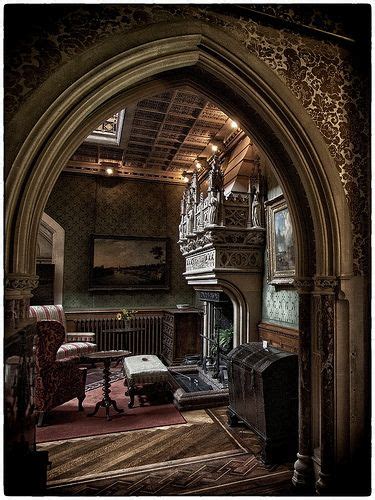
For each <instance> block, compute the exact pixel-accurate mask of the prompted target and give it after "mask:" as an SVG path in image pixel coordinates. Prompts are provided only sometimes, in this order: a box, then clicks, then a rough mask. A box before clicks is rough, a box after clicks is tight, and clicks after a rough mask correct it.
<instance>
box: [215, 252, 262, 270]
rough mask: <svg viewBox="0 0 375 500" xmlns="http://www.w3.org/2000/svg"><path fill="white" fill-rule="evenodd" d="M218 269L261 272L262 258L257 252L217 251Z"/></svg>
mask: <svg viewBox="0 0 375 500" xmlns="http://www.w3.org/2000/svg"><path fill="white" fill-rule="evenodd" d="M218 267H225V268H236V269H247V270H249V269H255V270H257V271H260V272H261V271H262V267H263V258H262V253H261V252H260V251H259V250H233V249H222V248H220V249H219V250H218Z"/></svg>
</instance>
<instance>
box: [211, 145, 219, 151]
mask: <svg viewBox="0 0 375 500" xmlns="http://www.w3.org/2000/svg"><path fill="white" fill-rule="evenodd" d="M211 149H212V151H213V152H214V153H216V151H217V150H218V147H217V146H216V144H211Z"/></svg>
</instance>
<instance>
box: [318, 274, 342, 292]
mask: <svg viewBox="0 0 375 500" xmlns="http://www.w3.org/2000/svg"><path fill="white" fill-rule="evenodd" d="M314 281H315V289H316V291H318V292H319V291H320V292H323V293H335V292H336V291H337V288H338V285H339V280H338V278H337V277H336V276H316V277H315V280H314Z"/></svg>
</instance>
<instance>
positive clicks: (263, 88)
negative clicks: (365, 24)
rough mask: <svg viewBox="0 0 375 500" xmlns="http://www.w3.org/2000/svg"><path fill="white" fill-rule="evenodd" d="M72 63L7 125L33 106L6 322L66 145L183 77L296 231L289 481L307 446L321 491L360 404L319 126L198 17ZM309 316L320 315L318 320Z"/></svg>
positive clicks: (299, 475)
mask: <svg viewBox="0 0 375 500" xmlns="http://www.w3.org/2000/svg"><path fill="white" fill-rule="evenodd" d="M187 24H188V25H187ZM104 53H105V57H103V54H104ZM72 64H73V63H72ZM74 64H75V71H74V74H75V79H74V81H69V80H68V76H67V75H68V74H69V72H68V71H66V69H67V68H65V72H64V73H62V72H60V70H59V69H58V70H56V72H55V73H53V74H52V75H51V76H50V78H49V79H48V80H47V81H46V82H45V83H44V84H43V85H42V86H41V88H40V89H38V91H36V92H35V93H34V95H33V96H32V97H31V99H30V102H29V103H28V104H27V105H25V106H24V108H23V109H22V108H21V110H20V111H19V118H18V116H17V117H15V120H14V123H17V120H19V119H20V118H21V117H22V112H26V111H28V112H30V113H31V115H32V114H33V113H34V114H36V113H40V119H38V120H37V121H36V122H35V125H34V126H31V125H30V127H29V128H28V129H27V130H26V131H25V130H22V131H21V132H20V133H23V134H24V140H22V141H20V137H19V136H18V137H14V143H13V144H9V149H10V151H14V150H15V148H16V146H17V144H19V143H20V142H22V146H21V147H20V148H19V151H18V154H17V155H16V157H15V159H14V161H13V164H12V165H11V167H10V170H9V175H8V178H7V181H6V192H7V200H8V205H7V213H6V260H5V263H6V271H7V296H6V297H7V317H8V320H9V321H8V323H9V324H10V325H12V321H13V323H14V320H15V319H17V320H18V321H19V322H20V321H21V322H22V320H24V319H25V318H26V316H27V305H28V300H29V297H30V293H31V290H32V289H33V287H35V285H36V283H37V277H36V276H35V251H36V236H37V231H38V226H39V222H40V218H41V215H42V212H43V209H44V207H45V204H46V202H47V199H48V196H49V194H50V191H51V189H52V187H53V185H54V183H55V182H56V180H57V178H58V176H59V174H60V172H61V170H62V168H63V167H64V164H65V163H66V162H67V160H68V159H69V157H70V156H71V154H72V153H73V151H74V150H75V149H76V148H77V147H78V145H79V144H80V143H81V142H82V140H83V139H84V138H85V137H86V136H87V135H88V133H89V132H90V131H91V130H92V129H93V128H94V127H95V126H96V125H97V123H99V122H100V120H101V119H104V118H105V117H106V116H108V115H109V114H110V113H112V112H114V111H116V110H118V109H120V108H121V107H123V106H126V105H127V104H128V103H130V102H132V101H134V100H135V99H136V98H137V97H139V96H144V95H147V93H148V94H151V93H154V94H155V93H157V92H159V91H160V90H162V89H164V88H168V87H169V88H170V87H171V86H178V85H180V84H181V83H182V82H184V83H185V84H186V83H189V84H190V85H192V86H193V87H194V88H196V89H198V90H199V91H201V92H203V93H204V94H205V95H206V96H208V97H209V98H211V99H212V100H213V101H214V102H216V103H217V104H219V106H220V107H221V108H223V109H224V111H226V112H228V113H229V114H230V115H232V116H235V117H236V118H237V119H238V120H239V121H240V123H241V125H242V127H243V129H244V130H245V131H246V132H248V133H249V134H250V135H251V137H252V138H254V141H255V142H256V144H257V145H258V147H259V148H260V149H261V150H262V152H263V154H265V155H266V156H267V157H268V159H269V161H270V163H271V164H272V165H273V167H274V170H275V173H276V175H277V177H278V179H279V181H280V184H281V186H282V188H283V191H284V194H285V197H286V199H287V202H288V206H289V209H290V212H291V216H292V219H293V224H294V228H295V233H296V243H297V245H296V246H297V262H296V273H297V276H298V277H299V278H298V279H297V280H296V282H297V289H298V290H299V291H300V331H301V352H300V446H299V455H298V456H299V458H298V460H297V462H296V466H295V476H294V482H295V484H296V485H305V484H306V483H307V482H308V481H309V480H310V479H311V478H312V476H313V466H312V459H313V455H314V451H313V448H316V449H317V450H318V451H317V454H318V456H317V458H318V460H320V475H319V478H318V482H317V487H319V488H320V489H321V491H324V489H325V488H327V487H328V486H329V483H330V480H331V479H332V476H333V474H334V469H335V467H336V465H337V464H338V463H340V462H342V461H345V460H348V459H349V458H350V453H351V449H350V448H351V447H354V446H355V442H354V438H353V436H354V437H355V439H357V441H358V439H360V437H361V429H362V428H363V423H362V422H361V421H360V420H361V419H358V421H357V425H356V426H352V429H349V425H348V423H347V422H348V420H349V418H348V417H349V412H351V411H356V412H357V413H358V410H359V405H360V403H359V402H358V401H354V400H352V399H351V394H350V393H349V390H348V389H347V387H349V384H348V383H347V382H348V375H347V374H348V373H349V359H348V350H347V342H348V337H349V336H350V332H346V334H345V335H346V337H345V338H341V335H342V334H341V332H340V330H339V329H338V328H337V324H338V323H339V322H340V317H338V315H339V314H340V309H339V308H337V290H338V288H340V286H341V288H343V286H342V280H346V281H345V293H346V295H345V297H346V300H347V301H348V304H349V305H350V304H351V300H352V297H353V296H355V294H356V293H357V290H358V287H360V285H361V283H356V282H355V281H353V280H351V273H352V245H351V241H352V239H351V230H350V227H351V226H350V219H349V215H348V208H347V204H346V201H345V196H344V192H343V189H342V186H341V184H340V181H339V178H338V175H337V172H336V170H335V167H334V164H333V161H332V159H331V157H330V155H329V153H328V150H327V148H326V145H325V143H324V141H323V139H322V137H321V135H320V133H319V132H318V130H317V128H316V126H315V125H314V124H313V122H312V120H311V119H310V117H309V116H308V115H307V113H306V111H305V110H304V108H303V107H302V106H301V104H300V103H299V102H298V101H297V100H296V98H295V97H294V96H293V95H292V93H291V92H290V91H289V89H288V88H287V87H286V86H285V84H284V83H283V82H282V81H281V80H280V79H279V78H278V77H277V76H276V75H275V73H273V72H272V71H271V70H270V69H269V68H268V67H266V66H265V65H264V63H262V62H261V61H260V60H258V59H257V58H256V57H255V56H254V55H252V54H250V53H248V52H246V51H245V49H244V48H243V47H241V46H239V45H238V44H237V42H235V41H233V40H232V39H231V38H229V37H228V36H227V35H225V34H223V33H222V32H219V31H217V30H216V29H214V28H212V27H209V26H206V25H204V24H203V23H200V22H199V23H198V22H192V23H185V22H184V23H179V22H176V23H168V24H160V25H154V26H151V27H149V28H145V29H143V30H141V31H139V32H134V33H131V34H129V36H127V37H124V39H123V40H121V41H120V42H119V43H117V44H113V45H112V46H108V45H107V46H106V45H105V44H102V45H101V46H100V47H97V51H94V50H93V51H92V53H91V56H90V58H86V59H84V60H80V57H77V58H76V60H75V61H74ZM80 64H81V66H80ZM88 65H89V66H88ZM57 80H58V81H59V82H60V83H59V84H60V87H59V88H60V89H61V85H62V82H65V83H64V84H63V91H62V92H61V94H60V95H59V96H56V99H55V100H54V102H53V103H52V104H51V105H50V106H49V107H48V108H47V107H46V105H45V100H44V99H43V92H46V91H47V92H48V90H50V91H51V92H55V90H54V84H55V83H56V81H57ZM218 99H219V100H218ZM36 110H38V112H36ZM313 299H314V300H313ZM313 302H314V304H313ZM350 307H351V306H350ZM318 316H319V318H321V321H320V322H319V325H318V327H316V324H317V322H316V319H317V317H318ZM360 323H361V322H360V321H357V322H355V321H354V322H353V323H352V324H351V328H357V329H358V328H359V329H361V324H360ZM313 326H314V328H313ZM318 341H319V342H318ZM316 346H319V348H317V347H316ZM314 349H315V350H316V349H318V351H319V352H318V354H319V356H320V362H319V363H320V364H314V363H313V355H314ZM315 354H317V353H315ZM338 366H339V367H340V370H338V369H337V367H338ZM359 377H360V375H359ZM351 383H352V385H353V384H354V385H355V384H356V380H352V381H351ZM314 388H319V390H315V389H314ZM312 389H314V390H315V392H314V391H312ZM312 392H313V393H314V394H316V396H315V397H316V398H317V400H316V401H314V404H317V403H319V404H320V412H318V413H317V414H315V413H313V412H312V395H311V394H312ZM347 401H350V404H349V405H347V404H345V403H346V402H347ZM353 405H354V406H355V405H357V406H356V408H354V409H353V408H352V406H353ZM338 410H340V411H341V413H340V417H338V416H337V413H338ZM317 420H319V422H317ZM316 424H319V425H316ZM361 426H362V427H361ZM314 429H317V430H316V431H314ZM350 431H351V432H350Z"/></svg>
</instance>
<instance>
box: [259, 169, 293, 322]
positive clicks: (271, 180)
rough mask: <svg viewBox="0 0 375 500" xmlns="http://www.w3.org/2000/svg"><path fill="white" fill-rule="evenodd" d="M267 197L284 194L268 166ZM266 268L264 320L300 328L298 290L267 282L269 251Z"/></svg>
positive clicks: (263, 296)
mask: <svg viewBox="0 0 375 500" xmlns="http://www.w3.org/2000/svg"><path fill="white" fill-rule="evenodd" d="M265 173H266V178H267V199H268V200H272V199H273V198H276V196H279V195H280V194H283V192H282V190H281V187H280V185H279V184H278V182H277V180H276V179H275V177H274V175H273V174H272V171H271V170H270V169H269V168H266V171H265ZM264 262H265V269H264V278H263V292H262V321H265V322H266V323H274V324H278V325H281V326H287V327H291V328H293V327H295V328H298V293H297V291H296V290H292V289H288V288H284V289H282V290H280V289H278V288H276V287H275V286H274V285H269V284H268V283H267V274H268V270H267V252H265V258H264Z"/></svg>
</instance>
